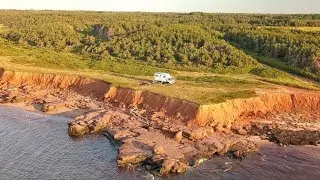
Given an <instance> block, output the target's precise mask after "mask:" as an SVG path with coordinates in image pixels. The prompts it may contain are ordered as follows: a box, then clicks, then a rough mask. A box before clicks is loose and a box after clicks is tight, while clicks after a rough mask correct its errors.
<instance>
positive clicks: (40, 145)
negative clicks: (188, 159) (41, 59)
mask: <svg viewBox="0 0 320 180" xmlns="http://www.w3.org/2000/svg"><path fill="white" fill-rule="evenodd" d="M68 120H69V119H68V118H65V117H61V116H47V115H42V114H38V113H31V112H26V111H24V110H21V109H18V108H12V107H2V106H0V179H153V178H154V177H153V176H152V175H150V174H148V173H145V172H143V171H137V172H130V171H123V170H119V169H118V168H117V167H116V155H117V150H116V149H117V147H116V146H115V145H114V144H112V143H111V142H110V141H109V140H108V139H107V138H105V137H104V136H102V135H90V136H87V137H85V138H83V139H78V140H73V139H71V138H70V137H69V136H68V134H67V124H66V123H67V121H68ZM155 179H161V178H160V177H155ZM164 179H197V180H200V179H284V180H288V179H307V180H312V179H315V180H316V179H317V180H318V179H320V148H319V147H314V146H308V147H287V148H280V147H277V146H275V145H267V146H264V147H262V150H261V154H260V155H253V156H250V157H248V158H246V159H245V160H243V161H237V160H231V159H229V158H227V157H218V158H214V159H212V160H209V161H207V162H206V163H204V164H202V165H200V166H199V167H197V168H196V169H193V170H191V171H189V172H187V173H186V174H183V175H178V176H170V177H165V178H164Z"/></svg>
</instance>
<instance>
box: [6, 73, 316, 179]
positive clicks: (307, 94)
mask: <svg viewBox="0 0 320 180" xmlns="http://www.w3.org/2000/svg"><path fill="white" fill-rule="evenodd" d="M0 103H24V104H25V105H26V106H32V107H33V108H35V109H37V110H40V111H43V112H47V113H52V112H53V113H55V114H62V115H66V114H70V113H72V112H74V111H76V112H77V113H74V114H73V116H75V115H77V114H78V115H79V112H80V114H81V115H80V116H77V117H76V118H75V119H74V120H72V121H70V122H69V123H68V125H69V129H68V131H69V134H70V135H71V136H81V135H84V134H88V133H97V132H102V133H107V134H108V136H110V137H112V138H113V139H114V140H115V141H117V142H119V143H120V144H121V146H120V148H119V154H118V165H119V166H120V167H126V168H132V167H137V166H142V167H144V168H145V169H146V170H149V171H154V172H157V173H159V174H162V175H165V174H169V173H172V172H177V173H182V172H184V171H186V170H187V169H188V168H189V167H191V166H196V165H198V164H199V163H201V162H202V161H203V159H208V158H211V157H213V156H215V155H224V154H228V155H229V156H230V157H236V158H243V157H245V156H246V154H247V153H250V152H255V151H257V150H258V147H257V145H256V144H255V143H253V142H252V141H250V140H249V139H248V138H247V137H248V136H250V135H259V136H261V137H263V138H266V139H269V140H270V141H273V142H276V143H279V144H282V145H287V144H295V145H304V144H318V143H319V140H320V136H319V134H320V133H319V132H320V131H319V130H320V125H319V123H320V93H319V92H314V91H307V90H297V89H288V88H286V89H282V90H281V89H280V90H278V92H276V91H271V90H270V92H260V93H259V95H258V97H253V98H248V99H235V100H227V101H226V102H224V103H220V104H213V105H205V106H201V105H199V104H196V103H193V102H189V101H186V100H181V99H176V98H169V97H166V96H164V95H159V94H155V93H152V92H144V91H143V92H141V91H136V90H132V89H129V88H122V87H113V86H112V85H111V84H110V83H107V82H104V81H101V80H94V79H88V78H81V77H73V76H60V75H52V74H38V73H20V72H10V71H4V70H1V69H0Z"/></svg>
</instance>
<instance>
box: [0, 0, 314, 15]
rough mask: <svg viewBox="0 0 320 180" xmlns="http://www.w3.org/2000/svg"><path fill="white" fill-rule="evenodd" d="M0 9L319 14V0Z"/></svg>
mask: <svg viewBox="0 0 320 180" xmlns="http://www.w3.org/2000/svg"><path fill="white" fill-rule="evenodd" d="M0 9H36V10H43V9H46V10H94V11H147V12H195V11H201V12H213V13H214V12H217V13H221V12H224V13H317V14H320V0H0Z"/></svg>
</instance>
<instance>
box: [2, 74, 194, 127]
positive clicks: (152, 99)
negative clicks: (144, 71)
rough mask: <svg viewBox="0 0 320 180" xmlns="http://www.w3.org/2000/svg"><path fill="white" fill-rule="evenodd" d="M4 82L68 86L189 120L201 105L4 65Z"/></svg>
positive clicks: (100, 82) (108, 84)
mask: <svg viewBox="0 0 320 180" xmlns="http://www.w3.org/2000/svg"><path fill="white" fill-rule="evenodd" d="M0 84H10V85H14V86H17V87H18V86H21V85H32V86H37V87H40V88H42V89H51V88H59V89H62V90H63V89H68V90H72V91H75V92H76V93H79V94H81V95H84V96H92V97H95V98H97V99H99V100H104V101H107V102H111V103H116V104H122V105H126V106H132V107H139V108H143V109H145V110H147V111H149V112H161V113H163V114H164V115H165V116H170V117H175V118H177V120H181V121H183V122H188V121H190V120H193V119H195V117H196V114H197V112H198V109H199V105H198V104H196V103H192V102H190V101H186V100H181V99H176V98H170V97H166V96H164V95H160V94H156V93H151V92H147V91H143V92H142V91H137V90H133V89H130V88H123V87H114V86H112V85H111V84H110V83H108V82H105V81H102V80H96V79H88V78H82V77H76V76H65V75H53V74H41V73H26V72H12V71H5V70H3V69H0Z"/></svg>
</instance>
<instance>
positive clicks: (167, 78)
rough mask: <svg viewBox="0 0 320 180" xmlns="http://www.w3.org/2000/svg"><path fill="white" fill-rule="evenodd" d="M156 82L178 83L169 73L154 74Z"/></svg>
mask: <svg viewBox="0 0 320 180" xmlns="http://www.w3.org/2000/svg"><path fill="white" fill-rule="evenodd" d="M153 81H154V82H159V83H169V84H174V83H175V82H176V81H175V80H174V78H173V77H172V76H171V75H170V74H169V73H162V72H156V73H154V79H153Z"/></svg>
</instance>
